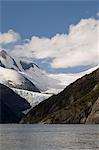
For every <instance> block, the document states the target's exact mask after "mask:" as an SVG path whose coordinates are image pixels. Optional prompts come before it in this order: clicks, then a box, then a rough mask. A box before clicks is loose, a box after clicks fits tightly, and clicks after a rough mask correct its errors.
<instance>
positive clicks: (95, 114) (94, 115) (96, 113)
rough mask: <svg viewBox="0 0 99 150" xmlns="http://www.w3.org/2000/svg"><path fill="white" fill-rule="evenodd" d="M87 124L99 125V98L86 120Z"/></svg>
mask: <svg viewBox="0 0 99 150" xmlns="http://www.w3.org/2000/svg"><path fill="white" fill-rule="evenodd" d="M86 124H99V97H98V99H97V101H96V102H95V104H94V105H93V108H92V111H91V113H90V114H89V116H88V118H87V120H86Z"/></svg>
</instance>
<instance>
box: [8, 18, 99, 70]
mask: <svg viewBox="0 0 99 150" xmlns="http://www.w3.org/2000/svg"><path fill="white" fill-rule="evenodd" d="M11 53H12V54H13V55H16V56H22V57H23V56H24V57H31V58H35V59H45V58H51V59H52V61H51V62H50V65H51V67H53V68H66V67H75V66H81V65H96V64H98V63H99V20H96V19H94V18H89V19H81V20H80V22H79V23H78V24H76V25H70V27H69V33H68V34H56V35H55V36H54V37H52V38H51V39H50V38H46V37H45V38H44V37H42V38H40V37H35V36H33V37H32V38H31V40H29V41H28V42H26V43H24V44H23V45H16V46H15V47H14V50H13V51H12V52H11Z"/></svg>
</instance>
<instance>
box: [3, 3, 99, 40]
mask: <svg viewBox="0 0 99 150" xmlns="http://www.w3.org/2000/svg"><path fill="white" fill-rule="evenodd" d="M98 9H99V8H98V3H97V2H96V1H95V0H94V1H87V2H86V1H85V2H84V1H74V2H71V1H62V2H61V1H57V2H56V1H54V2H51V1H47V2H45V1H41V2H40V1H38V2H36V1H21V2H19V1H16V2H15V1H14V2H13V1H8V2H7V1H4V2H2V27H1V30H2V32H6V31H8V30H9V29H13V30H15V31H16V32H18V33H20V34H21V36H22V37H23V38H30V37H31V36H33V35H37V36H47V37H52V36H53V35H55V34H56V33H64V32H66V31H67V32H68V26H69V25H70V24H72V23H73V24H76V23H77V22H79V20H80V19H81V18H88V17H90V16H93V17H94V16H96V13H97V11H98Z"/></svg>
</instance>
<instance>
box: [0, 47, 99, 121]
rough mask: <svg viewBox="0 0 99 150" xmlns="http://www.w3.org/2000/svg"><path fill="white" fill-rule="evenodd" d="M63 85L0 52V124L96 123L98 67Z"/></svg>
mask: <svg viewBox="0 0 99 150" xmlns="http://www.w3.org/2000/svg"><path fill="white" fill-rule="evenodd" d="M66 81H67V78H66ZM64 83H66V82H64V80H63V79H62V77H61V79H60V78H57V77H56V78H55V77H54V78H53V77H51V76H49V75H48V74H47V73H45V72H44V71H43V70H42V69H40V68H39V66H37V65H36V64H35V63H33V62H30V61H26V60H25V61H24V60H21V59H18V58H14V57H12V56H10V55H9V54H8V53H7V52H6V51H5V50H1V51H0V108H1V109H0V123H22V124H23V123H25V124H34V123H42V124H53V123H55V124H60V123H61V124H62V123H64V124H66V123H68V124H69V123H70V124H99V65H98V66H96V67H94V68H92V69H89V70H87V71H85V72H84V73H82V74H79V75H78V77H77V78H74V79H73V80H71V82H70V83H68V84H64Z"/></svg>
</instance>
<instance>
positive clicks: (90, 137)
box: [0, 124, 99, 150]
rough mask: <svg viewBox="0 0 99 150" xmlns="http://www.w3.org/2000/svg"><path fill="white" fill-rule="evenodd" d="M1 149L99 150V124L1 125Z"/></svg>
mask: <svg viewBox="0 0 99 150" xmlns="http://www.w3.org/2000/svg"><path fill="white" fill-rule="evenodd" d="M0 150H99V125H14V124H6V125H3V124H2V125H0Z"/></svg>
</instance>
